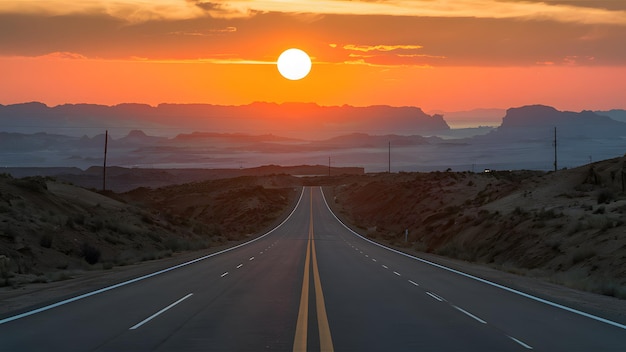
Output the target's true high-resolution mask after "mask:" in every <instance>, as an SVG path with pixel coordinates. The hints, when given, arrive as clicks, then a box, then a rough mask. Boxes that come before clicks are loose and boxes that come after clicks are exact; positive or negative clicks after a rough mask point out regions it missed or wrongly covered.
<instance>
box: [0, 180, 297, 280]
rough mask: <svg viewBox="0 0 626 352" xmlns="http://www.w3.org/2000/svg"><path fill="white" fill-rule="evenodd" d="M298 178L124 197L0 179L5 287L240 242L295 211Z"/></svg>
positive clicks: (0, 262) (0, 275)
mask: <svg viewBox="0 0 626 352" xmlns="http://www.w3.org/2000/svg"><path fill="white" fill-rule="evenodd" d="M299 183H300V181H299V179H297V178H294V177H291V176H285V175H282V176H267V177H238V178H231V179H224V180H213V181H206V182H196V183H189V184H184V185H178V186H170V187H165V188H161V189H148V188H142V189H137V190H135V191H131V192H128V193H124V194H115V193H112V192H107V193H105V194H100V193H95V192H91V191H88V190H86V189H83V188H80V187H76V186H73V185H69V184H65V183H61V182H57V181H55V180H53V179H50V178H43V177H30V178H23V179H15V178H12V177H11V176H8V175H0V287H2V286H9V287H18V286H21V285H24V284H27V283H46V282H54V281H60V280H65V279H69V278H72V277H76V276H79V275H81V273H84V272H86V271H93V270H99V269H112V268H114V267H118V266H126V265H129V264H133V263H137V262H141V261H146V260H152V259H159V258H164V257H169V256H171V255H172V254H173V253H176V252H183V251H190V250H200V249H206V248H210V247H216V246H223V245H226V244H233V243H236V242H237V241H241V240H244V239H246V238H248V237H250V236H253V235H255V234H258V233H260V232H262V231H263V230H265V229H266V228H268V227H270V226H271V225H272V224H273V223H274V222H276V221H277V219H278V218H280V217H281V216H282V215H283V214H284V213H286V212H287V211H288V210H289V209H290V208H291V207H292V205H293V203H294V201H295V199H296V198H297V196H298V193H297V189H298V188H299Z"/></svg>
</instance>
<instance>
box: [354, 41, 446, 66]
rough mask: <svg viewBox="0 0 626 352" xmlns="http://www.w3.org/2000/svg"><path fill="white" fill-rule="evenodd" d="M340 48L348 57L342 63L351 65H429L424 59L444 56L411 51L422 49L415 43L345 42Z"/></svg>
mask: <svg viewBox="0 0 626 352" xmlns="http://www.w3.org/2000/svg"><path fill="white" fill-rule="evenodd" d="M342 49H344V50H346V51H347V52H348V57H349V60H348V61H345V62H344V63H346V64H351V65H368V66H375V67H397V66H416V67H425V66H428V67H430V64H428V63H427V62H426V61H432V59H445V58H446V57H445V56H441V55H429V54H422V53H413V52H414V51H416V50H421V49H423V46H421V45H416V44H395V45H389V44H378V45H356V44H345V45H343V46H342Z"/></svg>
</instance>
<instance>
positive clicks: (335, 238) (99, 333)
mask: <svg viewBox="0 0 626 352" xmlns="http://www.w3.org/2000/svg"><path fill="white" fill-rule="evenodd" d="M531 349H532V350H536V351H625V350H626V326H624V325H621V324H619V323H616V322H613V321H609V320H604V319H603V318H601V317H597V316H592V315H588V314H586V313H583V312H580V311H575V310H572V309H569V308H567V307H563V306H559V305H558V304H555V303H551V302H548V301H542V300H541V299H538V298H535V297H532V296H529V295H526V294H524V293H521V292H517V291H514V290H511V289H508V288H506V287H501V286H499V285H497V284H493V283H490V282H488V281H485V280H481V279H478V278H475V277H472V276H469V275H465V274H463V273H460V272H455V271H454V270H451V269H447V268H444V267H440V266H437V265H436V264H433V263H428V262H425V261H422V260H419V259H417V258H413V257H410V256H407V255H403V254H399V253H396V252H394V251H391V250H388V249H385V248H383V247H381V246H379V245H376V244H374V243H371V242H369V241H368V240H365V239H363V238H361V237H359V236H357V235H356V234H355V233H353V232H351V231H350V230H348V229H347V228H346V227H345V226H344V225H343V224H342V223H341V222H339V220H338V219H337V218H336V217H335V215H333V214H332V212H331V211H330V209H329V208H328V206H327V203H326V200H325V198H324V197H323V194H322V192H321V189H320V188H305V189H303V192H302V195H301V198H300V200H299V202H298V205H297V206H296V208H295V209H294V211H293V212H292V213H291V215H290V216H289V217H288V218H287V219H286V220H285V222H283V223H282V224H281V225H280V226H279V227H277V228H276V229H274V230H273V231H271V232H270V233H268V234H266V235H265V236H263V237H260V238H258V239H257V240H255V241H253V242H250V243H248V244H245V245H241V246H238V247H236V248H234V249H231V250H228V251H225V252H221V253H217V254H214V255H210V256H207V257H203V258H199V259H197V260H196V261H194V262H192V263H188V264H184V265H181V266H177V267H173V268H170V269H166V270H164V271H162V272H158V273H155V274H153V275H148V276H146V277H140V278H137V279H135V280H132V281H130V282H124V283H120V284H119V285H116V286H113V287H106V288H103V289H102V290H98V291H94V292H87V293H85V294H82V295H80V296H76V297H73V298H71V299H68V300H66V301H62V302H58V303H57V304H54V305H52V306H45V307H40V308H39V309H36V310H29V311H25V312H23V313H22V314H19V315H7V316H4V317H2V319H0V351H264V350H268V351H304V350H308V351H317V350H336V351H526V350H531Z"/></svg>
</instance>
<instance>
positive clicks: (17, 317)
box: [0, 187, 328, 325]
mask: <svg viewBox="0 0 626 352" xmlns="http://www.w3.org/2000/svg"><path fill="white" fill-rule="evenodd" d="M303 195H304V187H302V192H300V198H299V199H298V203H296V206H295V207H294V208H293V210H291V213H289V215H288V216H287V217H286V218H285V220H283V222H281V223H280V224H278V226H276V227H275V228H273V229H271V230H269V231H268V232H267V233H265V234H264V235H262V236H259V237H257V238H254V239H251V240H250V241H248V242H244V243H241V244H238V245H236V246H234V247H230V248H226V249H224V250H221V251H219V252H216V253H212V254H209V255H205V256H204V257H200V258H196V259H194V260H191V261H188V262H185V263H181V264H178V265H175V266H172V267H170V268H166V269H163V270H159V271H157V272H154V273H151V274H147V275H144V276H140V277H137V278H134V279H131V280H128V281H124V282H120V283H119V284H115V285H111V286H107V287H104V288H101V289H99V290H96V291H91V292H87V293H84V294H82V295H79V296H76V297H72V298H68V299H66V300H63V301H60V302H56V303H53V304H50V305H47V306H44V307H41V308H37V309H34V310H31V311H28V312H25V313H21V314H18V315H14V316H11V317H8V318H4V319H2V320H0V325H2V324H6V323H8V322H11V321H14V320H18V319H21V318H25V317H28V316H31V315H33V314H37V313H41V312H45V311H47V310H50V309H53V308H56V307H59V306H62V305H66V304H68V303H72V302H76V301H78V300H81V299H83V298H87V297H91V296H95V295H97V294H100V293H103V292H107V291H111V290H114V289H116V288H119V287H122V286H126V285H130V284H133V283H135V282H138V281H142V280H145V279H148V278H151V277H154V276H157V275H161V274H165V273H167V272H170V271H172V270H176V269H179V268H182V267H184V266H187V265H191V264H195V263H197V262H200V261H203V260H205V259H208V258H211V257H214V256H216V255H220V254H223V253H226V252H230V251H232V250H235V249H237V248H240V247H243V246H246V245H248V244H250V243H253V242H256V241H258V240H260V239H261V238H264V237H265V236H267V235H269V234H271V233H272V232H274V231H276V230H277V229H278V228H280V227H281V226H282V225H283V224H284V223H286V222H287V220H289V219H290V218H291V216H292V215H293V213H295V212H296V209H298V206H299V205H300V201H302V196H303ZM325 200H326V199H324V201H325ZM327 206H328V205H327Z"/></svg>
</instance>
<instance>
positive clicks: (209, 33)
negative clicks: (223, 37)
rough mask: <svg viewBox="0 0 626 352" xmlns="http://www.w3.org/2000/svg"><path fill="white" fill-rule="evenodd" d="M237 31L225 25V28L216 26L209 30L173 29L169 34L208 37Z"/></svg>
mask: <svg viewBox="0 0 626 352" xmlns="http://www.w3.org/2000/svg"><path fill="white" fill-rule="evenodd" d="M235 32H237V27H232V26H229V27H225V28H216V29H209V30H202V31H200V30H197V31H175V32H170V33H169V34H171V35H183V36H192V37H209V36H213V35H219V34H227V33H235Z"/></svg>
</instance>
